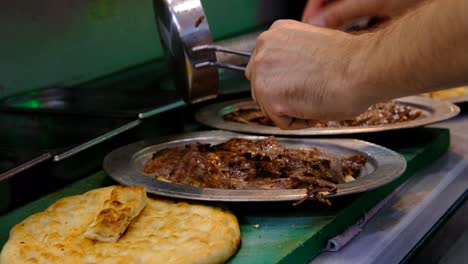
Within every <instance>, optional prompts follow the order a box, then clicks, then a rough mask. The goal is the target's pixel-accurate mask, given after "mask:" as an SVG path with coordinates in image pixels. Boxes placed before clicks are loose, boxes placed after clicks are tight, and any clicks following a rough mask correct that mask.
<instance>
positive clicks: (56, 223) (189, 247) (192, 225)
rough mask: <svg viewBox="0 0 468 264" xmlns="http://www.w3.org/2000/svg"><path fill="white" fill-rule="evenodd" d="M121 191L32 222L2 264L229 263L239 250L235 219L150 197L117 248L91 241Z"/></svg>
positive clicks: (13, 237) (83, 198)
mask: <svg viewBox="0 0 468 264" xmlns="http://www.w3.org/2000/svg"><path fill="white" fill-rule="evenodd" d="M115 188H116V186H111V187H106V188H101V189H96V190H92V191H89V192H87V193H85V194H83V195H77V196H71V197H67V198H63V199H61V200H59V201H57V202H56V203H54V204H53V205H51V206H50V207H49V208H48V209H46V210H45V211H44V212H40V213H37V214H34V215H32V216H30V217H28V218H27V219H25V220H24V221H22V222H21V223H19V224H18V225H16V226H15V227H14V228H13V229H12V230H11V231H10V238H9V240H8V241H7V243H6V244H5V246H4V247H3V249H2V252H1V254H0V263H1V264H10V263H103V264H107V263H109V264H111V263H112V264H119V263H122V264H128V263H141V264H144V263H223V262H225V261H227V260H228V259H229V258H230V257H231V256H232V255H233V254H234V253H235V252H236V251H237V249H238V248H239V245H240V238H241V237H240V231H239V225H238V222H237V219H236V217H235V216H234V215H233V214H231V213H229V212H226V211H225V210H222V209H219V208H215V207H211V206H204V205H194V204H189V203H186V202H175V201H169V200H160V199H153V198H150V197H148V200H147V204H146V206H145V208H144V209H143V210H142V211H141V213H140V214H139V215H138V216H137V217H136V218H135V219H134V220H133V221H131V223H130V225H129V226H128V228H127V230H126V232H125V233H124V234H123V235H122V237H120V239H119V240H118V241H117V242H114V243H109V242H100V241H95V240H92V239H88V238H86V237H85V236H84V233H85V232H86V230H87V228H88V227H89V226H90V224H91V223H92V222H93V221H94V219H95V218H96V215H97V214H99V212H100V211H101V210H102V209H103V206H104V204H105V203H104V202H105V200H106V199H109V196H110V194H111V192H112V190H114V189H115Z"/></svg>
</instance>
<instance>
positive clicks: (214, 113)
mask: <svg viewBox="0 0 468 264" xmlns="http://www.w3.org/2000/svg"><path fill="white" fill-rule="evenodd" d="M395 101H398V102H400V103H402V104H405V105H408V106H411V107H413V108H416V109H419V110H421V111H422V115H421V116H420V117H418V118H417V119H415V120H411V121H407V122H401V123H396V124H388V125H379V126H356V127H324V128H307V129H299V130H282V129H280V128H278V127H274V126H264V125H248V124H243V123H238V122H232V121H225V120H224V119H223V116H224V115H226V114H228V113H230V112H232V111H235V110H237V109H249V108H254V107H256V105H255V103H254V102H253V101H252V100H251V99H250V98H249V99H241V100H233V101H227V102H222V103H217V104H213V105H208V106H206V107H204V108H202V109H201V110H200V111H198V112H197V113H196V116H195V117H196V119H197V120H198V121H199V122H200V123H202V124H204V125H207V126H209V127H213V128H217V129H222V130H229V131H237V132H244V133H254V134H264V135H297V136H312V135H343V134H356V133H368V132H380V131H386V130H395V129H404V128H412V127H419V126H424V125H428V124H432V123H436V122H439V121H443V120H446V119H449V118H452V117H454V116H456V115H457V114H458V113H459V112H460V108H459V107H458V106H456V105H454V104H453V103H450V102H446V101H439V100H433V99H431V98H426V97H422V96H409V97H403V98H399V99H395Z"/></svg>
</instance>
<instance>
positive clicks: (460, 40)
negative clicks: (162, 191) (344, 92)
mask: <svg viewBox="0 0 468 264" xmlns="http://www.w3.org/2000/svg"><path fill="white" fill-rule="evenodd" d="M467 11H468V2H467V1H463V0H433V1H429V2H428V3H427V4H425V5H423V6H422V7H420V8H418V9H416V10H415V11H413V12H411V13H409V14H407V15H405V16H403V17H401V18H400V19H398V20H396V21H395V22H394V23H392V24H390V26H389V27H387V28H384V29H382V30H381V31H378V32H375V33H372V34H369V36H367V37H368V38H369V41H370V42H371V43H372V45H371V46H370V47H369V48H368V49H367V50H366V51H364V52H362V53H361V56H360V58H359V60H360V61H361V62H360V63H361V65H360V66H356V68H357V67H366V66H365V64H362V63H363V62H364V61H365V60H368V64H366V65H367V67H371V68H373V69H372V70H368V71H366V72H365V74H364V75H363V76H362V77H363V78H362V81H363V82H362V87H367V89H370V90H367V91H366V92H367V93H372V91H371V90H372V89H374V88H372V87H376V88H378V89H379V92H378V93H376V95H375V96H374V99H373V101H374V102H375V101H376V100H382V99H383V100H385V99H391V98H395V97H400V96H406V95H412V94H418V93H423V92H429V91H435V90H440V89H444V88H450V87H454V86H458V85H464V84H467V83H468V51H467V47H468V16H467V15H466V12H467ZM357 63H358V64H359V62H357ZM374 93H375V92H374Z"/></svg>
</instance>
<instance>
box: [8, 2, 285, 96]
mask: <svg viewBox="0 0 468 264" xmlns="http://www.w3.org/2000/svg"><path fill="white" fill-rule="evenodd" d="M202 2H203V4H204V7H205V10H206V13H207V17H208V19H209V21H210V25H211V28H212V33H213V36H214V38H215V39H221V38H224V37H227V36H230V35H233V34H236V33H238V32H244V31H248V30H250V29H252V28H255V27H256V26H258V25H259V24H263V23H265V21H268V20H271V17H272V16H271V14H272V12H273V11H271V10H270V9H271V8H270V7H269V6H270V4H269V3H271V2H275V1H261V0H202ZM275 12H276V11H275ZM161 56H162V50H161V46H160V43H159V39H158V34H157V30H156V26H155V22H154V15H153V7H152V1H151V0H67V1H63V0H37V1H30V0H2V1H0V97H4V96H7V95H11V94H13V93H17V92H20V91H25V90H29V89H35V88H39V87H46V86H52V85H73V84H76V83H80V82H84V81H88V80H92V79H94V78H96V77H98V76H102V75H106V74H110V73H113V72H116V71H119V70H122V69H125V68H127V67H132V66H135V65H139V64H142V63H145V62H149V61H151V60H154V59H158V58H161Z"/></svg>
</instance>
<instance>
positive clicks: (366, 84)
mask: <svg viewBox="0 0 468 264" xmlns="http://www.w3.org/2000/svg"><path fill="white" fill-rule="evenodd" d="M381 37H382V36H381V35H380V34H377V33H367V34H362V35H356V36H353V41H354V43H355V44H354V45H353V50H352V51H351V53H350V55H349V57H350V61H349V64H348V70H347V78H348V80H350V82H349V83H348V87H349V89H347V90H348V92H349V94H348V98H352V99H353V100H354V103H355V104H365V105H368V106H369V105H372V104H375V103H378V102H382V101H385V100H388V99H389V98H388V95H386V94H385V93H382V89H383V87H382V84H383V83H384V82H386V81H385V80H384V79H385V78H388V76H386V75H385V74H382V73H384V72H385V71H382V69H381V68H382V65H379V61H381V59H380V58H378V57H380V51H379V50H378V49H379V43H380V42H381V41H382V40H381Z"/></svg>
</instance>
